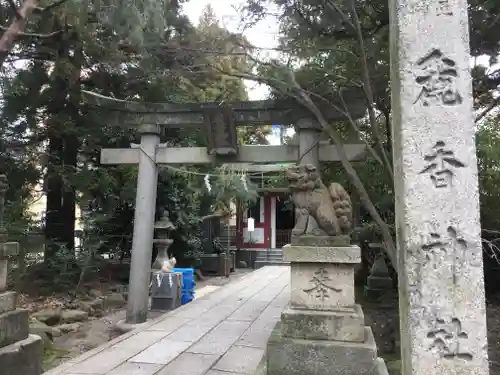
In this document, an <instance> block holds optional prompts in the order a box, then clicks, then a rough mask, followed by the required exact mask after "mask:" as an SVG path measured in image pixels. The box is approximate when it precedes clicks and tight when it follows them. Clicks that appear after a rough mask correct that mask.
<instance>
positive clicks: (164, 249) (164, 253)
mask: <svg viewBox="0 0 500 375" xmlns="http://www.w3.org/2000/svg"><path fill="white" fill-rule="evenodd" d="M154 228H155V231H156V238H155V239H154V240H153V244H154V245H156V246H157V247H158V255H157V256H156V259H155V261H154V263H153V266H152V268H153V270H159V269H161V268H162V265H163V262H166V261H167V260H168V259H169V256H168V248H169V247H170V245H172V242H174V240H172V239H171V238H169V236H170V233H171V232H172V231H173V230H175V229H176V227H175V225H174V224H173V223H172V221H170V218H169V215H168V211H164V212H163V214H162V215H161V217H160V220H158V221H157V222H156V223H155V226H154Z"/></svg>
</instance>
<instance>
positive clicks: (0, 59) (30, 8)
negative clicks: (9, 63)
mask: <svg viewBox="0 0 500 375" xmlns="http://www.w3.org/2000/svg"><path fill="white" fill-rule="evenodd" d="M12 1H13V0H9V2H12ZM65 1H67V0H58V1H56V2H54V3H53V4H51V5H49V6H47V7H45V8H44V11H47V10H49V9H53V8H55V7H57V6H59V5H61V4H63V3H64V2H65ZM38 3H39V0H25V1H24V2H23V4H22V5H21V8H20V9H19V10H18V11H17V15H18V16H17V17H16V18H15V19H14V20H13V21H12V22H11V24H10V25H9V27H8V28H7V29H6V30H5V32H4V33H3V34H2V37H1V38H0V66H3V64H4V62H5V60H6V59H7V57H8V55H9V53H10V52H11V51H12V49H13V48H14V45H15V44H16V42H17V40H18V38H19V37H21V36H23V34H24V36H27V35H29V34H27V33H24V29H25V28H26V22H27V20H28V17H30V16H31V14H33V13H34V12H36V11H37V9H38ZM12 4H13V3H12ZM42 35H43V34H42ZM39 37H40V36H39Z"/></svg>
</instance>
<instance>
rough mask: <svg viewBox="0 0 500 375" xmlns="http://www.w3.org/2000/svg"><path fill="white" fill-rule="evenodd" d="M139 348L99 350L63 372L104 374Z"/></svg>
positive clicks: (92, 374)
mask: <svg viewBox="0 0 500 375" xmlns="http://www.w3.org/2000/svg"><path fill="white" fill-rule="evenodd" d="M141 350H142V349H141V348H137V349H132V348H114V347H111V348H109V349H108V350H105V351H101V352H99V353H98V354H95V355H93V356H91V357H90V358H88V359H86V360H85V361H82V362H80V363H77V364H75V365H74V366H71V367H70V368H69V369H68V370H66V371H64V372H63V374H67V373H70V374H89V375H105V374H107V373H108V372H110V371H111V370H113V369H114V368H115V367H118V366H120V365H121V364H122V363H124V362H126V361H127V359H129V358H130V357H131V356H133V355H134V354H136V353H138V352H139V351H141Z"/></svg>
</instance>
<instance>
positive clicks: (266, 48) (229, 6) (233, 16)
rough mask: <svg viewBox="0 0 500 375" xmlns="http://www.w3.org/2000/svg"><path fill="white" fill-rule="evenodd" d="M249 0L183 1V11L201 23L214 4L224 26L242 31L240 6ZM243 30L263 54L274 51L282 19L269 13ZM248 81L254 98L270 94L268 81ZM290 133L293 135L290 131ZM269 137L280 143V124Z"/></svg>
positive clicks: (250, 94)
mask: <svg viewBox="0 0 500 375" xmlns="http://www.w3.org/2000/svg"><path fill="white" fill-rule="evenodd" d="M245 3H246V0H191V1H189V2H188V3H187V4H184V5H183V12H184V14H186V15H187V16H188V17H189V20H190V21H191V23H193V24H194V25H197V24H198V21H199V18H200V15H201V13H202V11H203V9H204V8H205V6H207V5H208V4H210V5H211V6H212V8H213V10H214V12H215V14H216V15H217V18H218V19H219V22H220V24H221V26H223V27H225V28H226V29H227V30H229V31H231V32H242V30H243V26H245V25H243V24H242V23H241V20H240V18H241V16H240V14H239V12H238V9H240V8H241V7H242V6H243V5H244V4H245ZM243 34H244V35H245V37H246V38H247V39H248V40H249V42H250V43H252V44H253V45H254V46H256V47H259V48H261V49H262V50H261V53H260V55H263V54H264V55H265V54H272V53H273V51H272V49H273V48H276V46H277V44H278V43H277V38H278V22H277V21H276V20H274V19H272V17H267V18H266V19H264V20H262V21H261V22H259V23H257V24H256V25H255V26H253V27H252V28H246V29H245V30H244V32H243ZM245 85H246V87H247V92H248V97H249V99H250V100H262V99H266V98H267V96H268V94H269V89H268V87H267V86H265V85H260V84H257V83H255V82H253V81H245ZM288 133H289V135H290V132H288ZM267 139H268V140H269V142H270V143H271V144H272V145H279V144H280V135H279V128H273V132H272V133H271V134H270V135H269V136H268V137H267Z"/></svg>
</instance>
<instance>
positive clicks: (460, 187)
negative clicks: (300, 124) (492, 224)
mask: <svg viewBox="0 0 500 375" xmlns="http://www.w3.org/2000/svg"><path fill="white" fill-rule="evenodd" d="M391 27H392V29H391V33H390V34H391V39H392V40H391V60H392V61H391V67H392V72H391V75H392V77H391V82H392V108H393V125H394V127H393V129H394V134H393V142H394V169H395V179H394V180H395V191H396V219H397V220H396V222H397V234H398V244H399V252H398V254H399V259H398V263H399V267H398V270H399V293H400V298H399V300H400V314H401V347H402V350H403V352H402V365H403V373H404V374H405V375H424V374H428V375H431V374H457V375H458V374H468V375H479V374H481V375H482V374H488V373H489V370H488V356H487V349H488V346H487V331H486V309H485V299H484V281H483V261H482V260H483V257H482V247H481V228H480V224H479V194H478V182H477V160H476V148H475V137H474V135H475V126H474V116H473V106H472V88H471V77H470V72H469V60H470V53H469V35H468V29H469V26H468V16H467V1H466V0H439V1H415V0H412V1H402V0H392V3H391Z"/></svg>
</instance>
